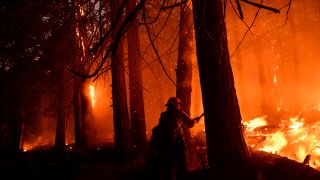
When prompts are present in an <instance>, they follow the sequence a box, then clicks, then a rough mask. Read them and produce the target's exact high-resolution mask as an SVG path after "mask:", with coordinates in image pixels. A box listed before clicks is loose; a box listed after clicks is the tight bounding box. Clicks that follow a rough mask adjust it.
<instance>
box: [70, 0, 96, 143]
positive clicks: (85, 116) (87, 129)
mask: <svg viewBox="0 0 320 180" xmlns="http://www.w3.org/2000/svg"><path fill="white" fill-rule="evenodd" d="M73 3H74V6H73V11H74V13H73V14H74V15H77V16H76V19H77V20H78V21H77V22H76V23H77V27H78V29H76V28H74V33H75V32H76V31H78V32H79V34H78V35H77V34H74V35H73V36H74V38H75V43H74V46H75V47H76V52H77V53H76V59H75V67H77V68H78V69H81V70H80V71H81V72H82V73H88V72H87V71H88V65H87V64H88V63H90V62H87V61H86V62H84V60H83V59H84V57H85V52H86V51H87V49H86V48H87V47H88V46H89V45H88V44H89V43H88V36H89V35H88V30H87V17H86V16H82V15H81V11H80V7H81V6H82V5H83V2H78V1H74V2H73ZM75 82H76V83H75V87H74V91H75V93H74V117H75V119H74V120H75V141H76V142H75V144H76V145H77V146H78V147H87V146H89V145H90V143H89V142H93V141H89V139H90V138H91V137H92V136H94V134H95V131H94V129H93V128H92V123H93V109H92V108H93V107H92V104H91V101H90V96H89V95H88V93H89V86H90V80H89V79H83V78H80V77H76V80H75Z"/></svg>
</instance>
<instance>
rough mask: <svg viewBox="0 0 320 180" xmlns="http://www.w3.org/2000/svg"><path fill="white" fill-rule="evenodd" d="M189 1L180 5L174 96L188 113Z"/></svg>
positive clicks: (188, 136) (190, 72) (190, 81)
mask: <svg viewBox="0 0 320 180" xmlns="http://www.w3.org/2000/svg"><path fill="white" fill-rule="evenodd" d="M188 6H190V7H191V6H192V5H191V1H189V2H188V3H187V4H185V5H182V6H180V29H179V52H178V63H177V71H176V73H177V90H176V96H177V97H178V98H179V99H180V100H181V101H182V102H183V106H182V109H183V110H184V111H185V112H186V113H187V114H188V115H190V106H191V91H192V84H191V83H192V57H193V56H192V49H193V29H194V28H193V16H192V11H191V8H190V7H188ZM185 134H186V144H187V147H190V146H191V135H190V130H189V129H186V130H185Z"/></svg>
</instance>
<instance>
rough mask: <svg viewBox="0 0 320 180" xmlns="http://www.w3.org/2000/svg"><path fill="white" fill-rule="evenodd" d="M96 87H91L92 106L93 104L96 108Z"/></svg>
mask: <svg viewBox="0 0 320 180" xmlns="http://www.w3.org/2000/svg"><path fill="white" fill-rule="evenodd" d="M94 90H95V88H94V86H93V85H90V98H91V104H92V107H93V108H94V105H95V102H96V100H95V97H94Z"/></svg>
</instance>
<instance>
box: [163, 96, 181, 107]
mask: <svg viewBox="0 0 320 180" xmlns="http://www.w3.org/2000/svg"><path fill="white" fill-rule="evenodd" d="M176 104H182V102H181V101H180V99H179V98H177V97H171V98H169V99H168V102H167V104H166V106H175V105H176Z"/></svg>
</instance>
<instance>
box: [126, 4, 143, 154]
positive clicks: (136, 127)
mask: <svg viewBox="0 0 320 180" xmlns="http://www.w3.org/2000/svg"><path fill="white" fill-rule="evenodd" d="M126 5H127V13H128V14H129V13H130V12H131V11H132V10H133V9H134V8H135V6H136V0H127V4H126ZM138 30H139V29H138V23H137V20H133V21H132V22H131V26H130V27H129V29H128V32H127V39H128V59H129V62H128V63H129V76H130V77H129V87H130V117H131V131H132V140H133V145H134V147H137V149H138V150H143V149H144V148H145V147H146V144H147V136H146V122H145V114H144V102H143V89H142V72H141V56H140V53H139V45H140V39H139V32H138Z"/></svg>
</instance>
